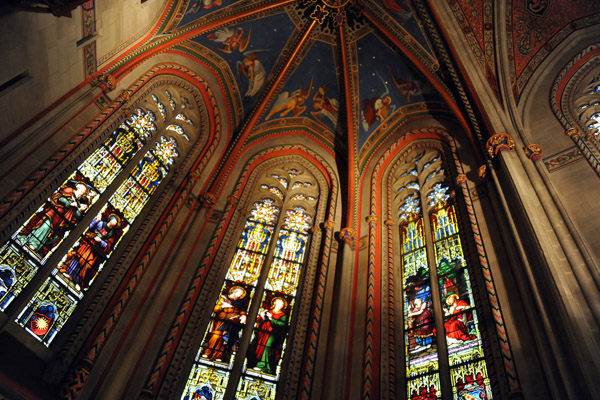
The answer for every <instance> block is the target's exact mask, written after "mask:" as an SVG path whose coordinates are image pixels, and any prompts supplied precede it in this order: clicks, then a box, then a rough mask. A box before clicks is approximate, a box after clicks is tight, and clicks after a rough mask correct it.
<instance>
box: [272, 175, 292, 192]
mask: <svg viewBox="0 0 600 400" xmlns="http://www.w3.org/2000/svg"><path fill="white" fill-rule="evenodd" d="M271 177H272V178H275V179H277V181H278V182H279V183H281V186H283V187H284V188H286V189H287V187H288V181H287V179H285V178H284V177H281V176H279V175H278V174H271Z"/></svg>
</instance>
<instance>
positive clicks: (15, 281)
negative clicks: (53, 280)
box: [0, 242, 39, 311]
mask: <svg viewBox="0 0 600 400" xmlns="http://www.w3.org/2000/svg"><path fill="white" fill-rule="evenodd" d="M38 269H39V267H38V263H37V262H35V261H34V260H33V259H32V257H31V256H30V255H29V254H28V253H25V252H23V251H22V250H21V247H20V246H16V245H15V244H13V243H12V242H8V243H6V244H5V245H4V247H2V250H0V310H2V311H3V310H5V309H6V307H7V306H8V305H9V304H10V303H11V302H12V301H13V300H14V298H15V297H17V296H18V295H19V293H21V291H22V290H23V288H24V287H25V286H27V284H28V283H29V282H31V280H32V279H33V277H34V276H35V274H36V273H37V271H38Z"/></svg>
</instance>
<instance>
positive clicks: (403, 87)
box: [390, 70, 422, 103]
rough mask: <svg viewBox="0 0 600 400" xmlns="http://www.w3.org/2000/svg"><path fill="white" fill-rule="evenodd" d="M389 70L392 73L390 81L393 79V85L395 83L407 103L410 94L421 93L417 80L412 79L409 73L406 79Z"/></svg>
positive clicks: (416, 94)
mask: <svg viewBox="0 0 600 400" xmlns="http://www.w3.org/2000/svg"><path fill="white" fill-rule="evenodd" d="M390 72H391V74H392V81H394V85H396V87H397V88H398V89H400V91H401V92H402V94H403V95H404V97H406V102H407V103H409V102H410V96H418V95H420V94H422V91H421V85H420V82H419V81H418V80H413V79H412V77H411V76H410V75H409V76H408V79H402V78H399V77H397V76H396V75H394V73H393V72H392V71H391V70H390Z"/></svg>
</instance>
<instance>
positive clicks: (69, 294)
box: [17, 137, 178, 346]
mask: <svg viewBox="0 0 600 400" xmlns="http://www.w3.org/2000/svg"><path fill="white" fill-rule="evenodd" d="M175 146H176V142H174V140H173V139H172V138H170V139H166V138H165V137H161V138H160V140H159V141H158V142H157V143H156V147H155V148H154V149H150V150H148V151H147V152H146V154H144V156H143V157H142V160H141V161H140V162H139V164H138V165H136V166H135V167H134V168H133V170H132V172H131V174H130V175H129V177H128V178H127V179H126V180H125V181H124V182H123V183H122V184H121V185H120V186H119V188H117V190H116V191H115V193H114V194H113V196H111V197H110V199H109V201H108V202H107V203H106V204H105V205H104V207H103V208H102V210H101V211H100V213H99V214H98V215H97V216H96V218H94V219H93V220H92V221H91V222H90V223H89V225H88V228H87V230H86V231H84V233H83V235H82V236H81V237H80V238H79V239H78V240H77V242H75V244H74V245H73V246H72V247H71V249H70V250H69V251H68V252H67V254H66V255H65V256H64V257H63V258H62V260H61V261H60V262H59V264H58V265H57V266H56V268H55V269H54V270H53V271H52V273H51V274H50V276H48V278H47V279H46V281H45V282H44V284H43V285H42V287H41V288H40V289H39V290H38V291H37V293H35V295H34V296H33V298H32V299H31V300H30V301H29V303H28V304H27V305H26V306H25V308H24V309H23V310H22V311H21V313H20V314H19V316H18V318H17V322H18V323H19V324H20V325H21V326H22V327H24V328H25V330H27V331H28V332H29V333H31V334H32V335H33V336H34V337H36V338H37V339H38V340H40V341H41V342H42V343H44V344H45V345H46V346H48V345H49V344H50V342H51V341H52V339H53V338H54V337H55V335H56V334H57V333H58V332H59V331H60V330H61V329H62V327H63V325H64V324H65V323H66V322H67V320H68V319H69V317H70V316H71V314H72V313H73V311H74V310H75V307H76V306H77V304H78V302H79V301H80V300H81V299H83V297H84V295H85V293H86V291H87V290H88V288H89V287H90V286H91V285H92V284H93V282H94V280H95V278H96V276H97V275H98V273H100V272H101V271H102V267H103V266H104V264H105V262H106V261H107V260H108V259H109V258H110V256H111V254H112V253H113V252H114V250H115V249H116V248H117V246H118V244H119V243H120V241H121V238H122V237H123V236H124V235H125V233H126V232H127V231H128V229H129V226H130V224H131V223H133V222H134V220H135V218H136V217H137V216H138V215H139V213H140V212H141V211H142V209H143V207H144V206H145V204H146V203H147V201H148V199H149V198H150V196H151V195H152V193H154V191H155V189H156V187H157V186H158V185H159V184H160V183H161V182H162V180H163V178H164V177H165V176H166V175H167V173H168V171H169V167H168V165H170V164H172V163H173V160H174V158H175V157H177V156H178V154H177V152H176V151H175V149H174V147H175ZM157 170H160V171H161V173H160V174H157Z"/></svg>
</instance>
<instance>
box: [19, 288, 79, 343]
mask: <svg viewBox="0 0 600 400" xmlns="http://www.w3.org/2000/svg"><path fill="white" fill-rule="evenodd" d="M77 302H78V301H77V299H76V298H75V297H74V296H73V294H72V293H71V291H69V290H68V289H66V288H65V287H64V286H63V285H61V284H60V283H58V282H57V281H55V280H54V279H52V278H51V277H48V278H47V279H46V281H45V282H44V284H43V285H42V287H41V288H40V289H39V290H38V291H37V293H36V294H35V296H34V297H33V298H32V299H31V301H30V302H29V304H27V306H26V307H25V308H24V309H23V311H21V313H20V314H19V317H18V318H17V322H18V323H19V325H21V326H22V327H24V328H25V330H26V331H27V332H29V333H30V334H32V335H33V336H34V337H35V338H37V339H38V340H39V341H41V342H43V343H44V344H46V345H48V343H50V342H51V341H52V339H54V337H55V336H56V334H57V333H58V332H59V331H60V330H61V329H62V327H63V325H64V324H65V322H66V321H67V319H68V318H69V317H70V316H71V314H72V313H73V311H74V310H75V307H76V306H77Z"/></svg>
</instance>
